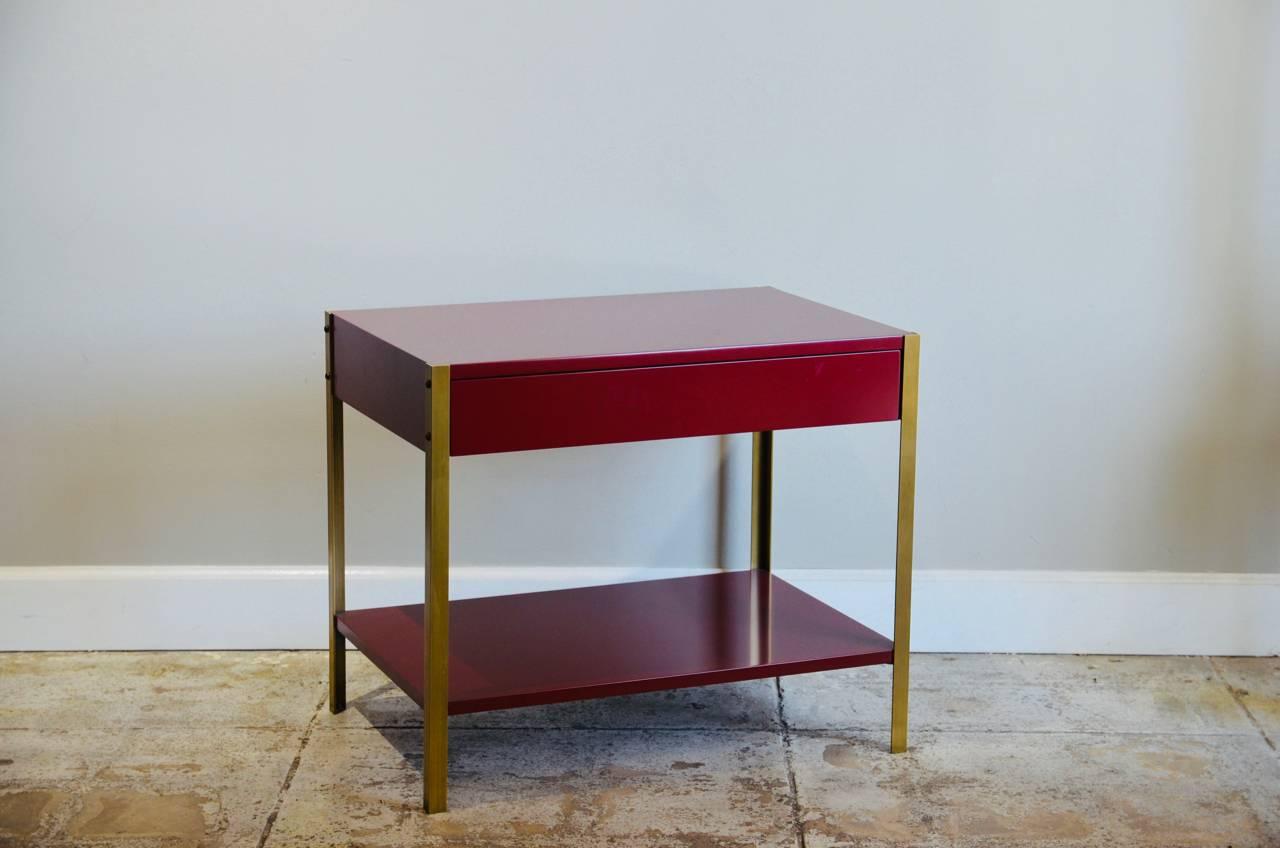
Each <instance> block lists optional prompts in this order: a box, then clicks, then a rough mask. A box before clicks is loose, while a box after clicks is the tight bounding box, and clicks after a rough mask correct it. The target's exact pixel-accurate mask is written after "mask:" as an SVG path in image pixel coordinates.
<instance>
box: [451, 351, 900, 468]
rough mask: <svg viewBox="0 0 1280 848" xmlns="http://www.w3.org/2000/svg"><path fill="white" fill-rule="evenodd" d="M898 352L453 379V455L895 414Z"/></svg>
mask: <svg viewBox="0 0 1280 848" xmlns="http://www.w3.org/2000/svg"><path fill="white" fill-rule="evenodd" d="M901 360H902V354H901V351H897V350H886V351H874V352H869V353H847V354H833V355H825V356H794V357H785V358H778V359H755V360H739V361H734V362H713V363H701V364H695V365H671V366H655V367H646V368H620V369H612V370H601V371H574V372H567V373H559V374H533V375H524V376H516V377H488V378H473V379H461V380H459V379H455V380H454V381H453V383H452V386H451V387H450V410H451V413H450V420H451V424H450V429H451V433H450V448H451V450H450V453H451V454H452V455H454V456H466V455H470V454H483V453H499V452H502V451H519V450H538V449H541V448H559V447H570V446H573V445H597V444H608V443H613V442H632V441H645V440H649V439H674V438H682V437H687V436H708V435H717V434H722V433H745V432H752V431H756V430H787V429H793V428H797V427H823V426H828V425H833V424H858V423H863V422H868V421H892V420H896V419H897V418H898V415H899V388H900V384H901V369H902V365H901Z"/></svg>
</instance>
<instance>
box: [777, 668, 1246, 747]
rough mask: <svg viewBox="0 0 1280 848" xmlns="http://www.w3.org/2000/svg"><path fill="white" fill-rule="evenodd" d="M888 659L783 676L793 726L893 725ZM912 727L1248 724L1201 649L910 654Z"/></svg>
mask: <svg viewBox="0 0 1280 848" xmlns="http://www.w3.org/2000/svg"><path fill="white" fill-rule="evenodd" d="M890 671H891V670H890V667H889V666H872V667H868V668H860V669H848V670H844V671H834V672H824V673H821V674H806V675H797V676H794V677H784V678H782V692H783V713H784V715H785V717H786V719H787V722H788V724H789V725H790V726H791V727H793V728H796V729H798V730H808V729H813V730H821V729H824V728H847V729H866V730H883V731H885V732H886V733H887V732H888V727H889V701H890V698H889V695H890ZM910 724H911V728H912V730H913V731H920V730H948V731H1052V732H1099V733H1112V732H1115V733H1124V732H1135V733H1169V734H1176V733H1225V734H1232V733H1249V732H1251V728H1250V724H1249V722H1248V719H1247V718H1246V717H1245V715H1244V714H1243V712H1242V711H1241V710H1240V708H1239V706H1238V705H1237V704H1236V703H1235V700H1234V698H1232V696H1231V692H1230V690H1228V689H1227V687H1226V686H1225V685H1223V683H1222V682H1221V680H1220V679H1219V678H1218V676H1217V675H1216V674H1215V673H1214V670H1213V667H1212V666H1211V665H1210V664H1209V662H1208V660H1206V659H1205V658H1204V657H1104V656H1039V655H1010V654H964V655H948V654H916V655H913V656H912V658H911V702H910Z"/></svg>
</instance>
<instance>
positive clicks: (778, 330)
mask: <svg viewBox="0 0 1280 848" xmlns="http://www.w3.org/2000/svg"><path fill="white" fill-rule="evenodd" d="M334 314H335V316H337V317H338V318H340V319H342V320H343V321H346V322H348V323H350V324H351V325H353V326H355V327H359V328H361V329H363V330H365V331H366V332H368V333H369V334H370V335H372V336H375V337H377V338H379V339H382V340H384V341H386V342H388V343H389V344H391V345H393V346H394V347H396V348H398V349H399V350H401V351H403V352H405V353H407V354H409V355H410V356H412V357H414V358H415V359H418V360H419V361H421V362H423V363H427V364H432V365H452V366H453V371H452V376H453V379H454V381H457V380H465V379H471V378H477V377H501V376H511V375H517V374H544V373H549V372H556V371H592V370H598V369H604V368H635V367H641V366H647V365H675V364H684V363H691V362H719V361H728V360H742V359H762V358H774V357H781V356H812V355H817V354H828V353H858V352H863V351H869V350H901V349H902V335H903V332H902V331H901V330H896V329H894V328H893V327H889V326H886V325H884V324H880V323H877V322H875V321H870V320H868V319H866V318H862V317H859V316H857V315H853V314H851V313H848V312H844V311H842V310H839V309H835V308H833V307H830V306H824V305H822V304H820V303H815V302H813V301H811V300H806V299H805V298H802V297H797V296H796V295H793V294H788V293H786V292H783V291H779V290H778V289H775V288H770V287H761V288H742V289H715V290H710V291H692V292H669V293H663V294H636V295H612V296H605V297H575V298H560V299H555V300H522V301H508V302H498V303H468V304H456V305H452V306H410V307H398V308H393V309H356V310H343V311H339V312H335V313H334Z"/></svg>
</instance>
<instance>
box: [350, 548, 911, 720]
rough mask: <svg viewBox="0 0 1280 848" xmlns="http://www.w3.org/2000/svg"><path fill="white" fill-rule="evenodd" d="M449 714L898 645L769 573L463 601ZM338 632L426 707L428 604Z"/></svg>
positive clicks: (847, 657) (674, 683)
mask: <svg viewBox="0 0 1280 848" xmlns="http://www.w3.org/2000/svg"><path fill="white" fill-rule="evenodd" d="M449 610H450V624H449V628H450V636H449V639H450V654H449V712H450V713H451V714H459V713H470V712H480V711H483V710H495V709H504V708H507V707H521V706H531V705H534V704H550V703H557V702H560V701H573V700H580V699H584V698H599V697H605V696H608V695H625V694H632V693H636V692H650V691H656V690H662V689H673V688H679V687H683V686H703V685H707V684H711V683H726V682H729V681H734V680H750V679H754V678H760V677H775V676H778V675H787V674H800V673H804V672H811V671H824V670H829V669H835V668H850V667H853V666H862V665H876V664H883V663H890V662H892V660H893V643H892V642H890V641H889V640H888V639H886V638H885V637H883V636H881V635H879V634H878V633H875V632H874V631H872V630H870V629H868V628H866V627H864V626H863V625H861V624H859V623H858V622H856V621H854V620H853V619H851V618H849V617H848V616H845V615H844V614H842V613H840V612H838V611H836V610H834V609H832V608H831V607H829V606H827V605H826V604H823V603H822V602H820V601H818V600H816V599H815V598H813V597H811V596H809V595H807V594H805V593H804V592H801V591H800V590H799V589H796V588H795V587H793V586H791V585H790V584H788V583H786V582H785V581H783V580H781V579H779V578H777V577H772V576H771V575H770V574H768V573H767V572H761V571H731V572H724V573H717V574H709V575H700V576H697V577H683V578H673V579H666V580H650V581H646V582H642V583H624V584H617V585H612V586H596V587H590V588H584V589H564V590H560V591H554V592H535V593H530V594H523V595H504V596H501V597H495V598H477V599H473V600H465V601H453V602H452V603H450V605H449ZM338 629H339V630H341V631H342V633H343V634H344V635H345V636H346V637H347V638H348V639H350V640H351V642H352V643H353V644H354V645H355V646H356V647H358V648H359V649H360V650H361V651H363V652H364V654H365V656H367V657H369V659H371V660H372V661H373V662H374V663H375V664H376V665H377V666H378V667H379V668H381V669H382V670H383V672H385V673H386V674H387V676H388V677H390V678H391V679H392V680H393V681H394V682H395V683H396V684H397V685H399V686H400V688H401V689H403V690H404V691H405V692H406V693H407V694H408V695H409V697H411V698H413V699H414V700H415V701H417V702H418V703H419V704H421V703H422V665H423V663H422V605H421V604H414V605H410V606H401V607H384V608H379V609H365V610H351V611H348V612H344V613H342V614H340V615H339V616H338Z"/></svg>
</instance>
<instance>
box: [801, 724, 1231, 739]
mask: <svg viewBox="0 0 1280 848" xmlns="http://www.w3.org/2000/svg"><path fill="white" fill-rule="evenodd" d="M790 732H791V733H792V734H793V735H795V736H804V737H810V736H813V737H819V738H821V737H822V736H825V735H827V734H831V733H888V732H889V728H887V727H798V728H797V727H793V728H790ZM911 732H912V733H919V734H925V735H933V736H950V735H956V734H964V735H972V736H1019V735H1021V736H1137V737H1142V736H1155V737H1162V738H1169V737H1173V738H1178V739H1183V738H1185V739H1221V738H1223V737H1237V736H1252V735H1253V734H1251V733H1248V732H1234V733H1188V732H1186V731H1180V730H1023V729H1021V728H1009V729H1007V730H964V729H960V730H938V729H934V728H927V727H926V728H920V727H912V728H911Z"/></svg>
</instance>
